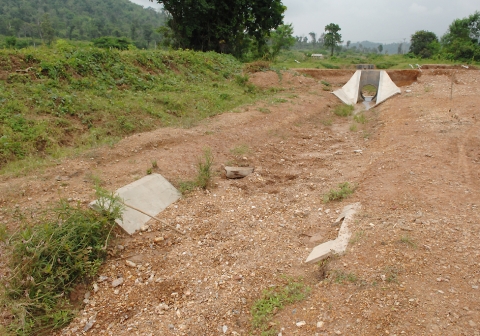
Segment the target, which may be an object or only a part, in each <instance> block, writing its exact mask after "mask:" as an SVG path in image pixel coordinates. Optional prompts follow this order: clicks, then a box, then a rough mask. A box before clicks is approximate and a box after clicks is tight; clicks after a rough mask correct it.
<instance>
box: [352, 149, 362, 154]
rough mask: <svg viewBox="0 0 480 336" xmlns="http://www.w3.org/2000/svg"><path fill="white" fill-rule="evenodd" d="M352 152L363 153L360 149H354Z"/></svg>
mask: <svg viewBox="0 0 480 336" xmlns="http://www.w3.org/2000/svg"><path fill="white" fill-rule="evenodd" d="M353 152H354V153H357V154H362V153H363V150H361V149H355V150H354V151H353Z"/></svg>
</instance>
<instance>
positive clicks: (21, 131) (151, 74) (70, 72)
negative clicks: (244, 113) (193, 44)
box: [0, 46, 273, 173]
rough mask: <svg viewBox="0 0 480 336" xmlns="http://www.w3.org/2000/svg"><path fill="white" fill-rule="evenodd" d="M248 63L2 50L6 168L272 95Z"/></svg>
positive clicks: (192, 56) (1, 130) (0, 131)
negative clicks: (251, 75) (252, 79)
mask: <svg viewBox="0 0 480 336" xmlns="http://www.w3.org/2000/svg"><path fill="white" fill-rule="evenodd" d="M25 69H29V71H28V72H27V73H17V72H16V70H25ZM242 69H243V65H242V63H240V62H239V61H237V60H236V59H235V58H233V57H232V56H229V55H224V54H223V55H221V54H217V53H214V52H209V53H200V52H194V51H187V50H183V51H182V50H180V51H161V50H158V51H156V50H132V51H116V50H103V49H97V48H92V47H78V48H77V47H73V46H71V47H68V46H67V48H62V49H59V48H56V47H53V48H36V49H34V48H30V49H22V50H20V51H14V50H0V72H2V73H3V74H4V75H5V76H6V77H7V78H6V80H1V81H0V169H1V173H6V172H9V171H11V170H14V171H18V170H19V169H20V168H19V167H20V166H21V165H14V164H13V163H14V162H19V161H25V160H27V161H28V160H29V159H30V158H33V161H35V160H37V159H41V160H43V161H44V162H50V161H51V160H50V159H49V158H53V159H55V158H62V157H64V156H67V155H71V154H72V149H74V150H79V151H84V150H86V149H88V148H95V147H98V146H103V145H105V144H109V145H113V144H115V143H116V142H117V141H118V140H120V139H122V138H123V137H125V136H127V135H129V134H133V133H137V132H144V131H149V130H152V129H155V128H158V127H166V126H180V127H192V126H194V125H196V124H197V123H198V122H199V121H200V120H202V119H205V118H208V117H211V116H214V115H217V114H220V113H223V112H225V111H230V110H232V109H233V108H235V107H238V106H241V105H243V104H247V103H251V102H254V101H256V100H258V99H261V98H264V97H266V96H268V95H272V94H273V93H272V92H269V91H268V90H261V89H258V88H256V87H255V86H254V85H252V84H251V83H249V82H248V76H244V75H242ZM9 165H13V166H9ZM7 166H8V167H7ZM26 166H30V164H27V165H26ZM10 167H12V168H10Z"/></svg>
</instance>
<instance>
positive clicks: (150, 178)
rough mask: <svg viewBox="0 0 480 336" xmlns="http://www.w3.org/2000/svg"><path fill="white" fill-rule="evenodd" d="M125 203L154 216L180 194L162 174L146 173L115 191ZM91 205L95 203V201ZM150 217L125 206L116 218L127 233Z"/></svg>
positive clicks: (133, 230) (140, 225)
mask: <svg viewBox="0 0 480 336" xmlns="http://www.w3.org/2000/svg"><path fill="white" fill-rule="evenodd" d="M115 195H116V196H119V197H120V198H121V199H122V200H123V202H124V203H125V204H128V205H130V206H132V207H134V208H137V209H139V210H141V211H143V212H145V213H146V214H148V215H150V216H152V217H155V216H156V215H157V214H159V213H160V212H162V211H163V210H165V208H166V207H168V206H169V205H170V204H172V203H174V202H176V201H177V200H178V199H180V197H181V196H182V195H181V193H180V192H179V191H178V190H177V189H175V187H174V186H173V185H171V184H170V182H168V181H167V180H166V179H165V178H164V177H163V176H162V175H160V174H151V175H147V176H145V177H143V178H141V179H139V180H137V181H135V182H133V183H130V184H128V185H126V186H124V187H122V188H120V189H118V190H117V191H116V192H115ZM91 205H96V201H94V202H92V203H91ZM150 219H151V218H150V217H149V216H147V215H145V214H143V213H141V212H139V211H137V210H134V209H132V208H130V207H128V206H125V209H124V211H123V215H122V218H121V219H117V224H118V225H120V226H121V227H122V228H123V229H124V230H125V231H126V232H127V233H128V234H133V233H135V231H137V230H140V228H141V227H142V226H143V225H145V223H146V222H148V221H149V220H150Z"/></svg>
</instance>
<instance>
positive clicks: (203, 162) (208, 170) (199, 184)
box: [178, 148, 214, 194]
mask: <svg viewBox="0 0 480 336" xmlns="http://www.w3.org/2000/svg"><path fill="white" fill-rule="evenodd" d="M213 161H214V158H213V154H212V150H211V149H210V148H205V149H204V150H203V155H202V156H200V157H199V158H198V162H197V176H196V177H195V180H192V181H180V182H179V183H178V189H179V190H180V192H181V193H182V194H188V193H189V192H191V191H193V190H195V189H196V188H200V189H204V190H205V189H208V186H209V185H210V182H211V180H212V177H213V171H212V166H213Z"/></svg>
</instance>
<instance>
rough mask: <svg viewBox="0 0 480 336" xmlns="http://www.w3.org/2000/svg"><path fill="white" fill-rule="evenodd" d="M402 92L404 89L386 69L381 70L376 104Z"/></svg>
mask: <svg viewBox="0 0 480 336" xmlns="http://www.w3.org/2000/svg"><path fill="white" fill-rule="evenodd" d="M399 93H402V90H400V88H399V87H398V86H396V85H395V83H394V82H393V81H392V79H391V78H390V76H388V74H387V72H386V71H380V82H379V85H378V93H377V101H376V105H378V104H380V103H382V102H384V101H385V100H387V99H388V98H390V97H392V96H394V95H396V94H399Z"/></svg>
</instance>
